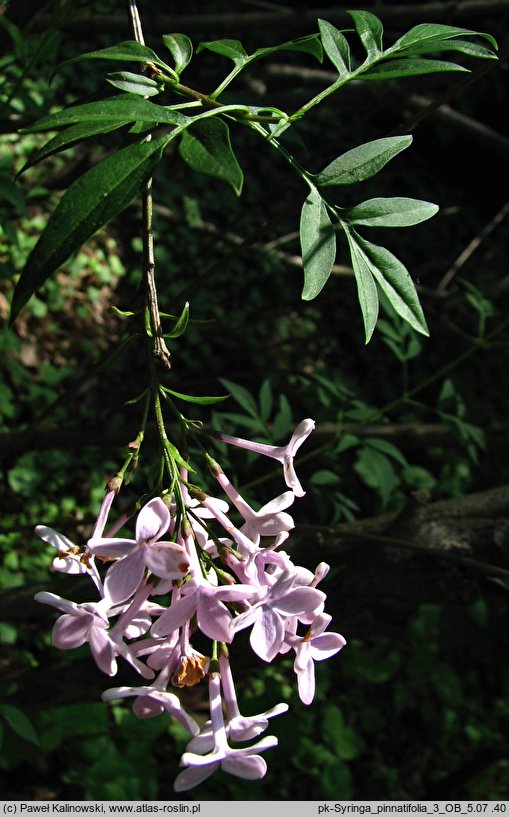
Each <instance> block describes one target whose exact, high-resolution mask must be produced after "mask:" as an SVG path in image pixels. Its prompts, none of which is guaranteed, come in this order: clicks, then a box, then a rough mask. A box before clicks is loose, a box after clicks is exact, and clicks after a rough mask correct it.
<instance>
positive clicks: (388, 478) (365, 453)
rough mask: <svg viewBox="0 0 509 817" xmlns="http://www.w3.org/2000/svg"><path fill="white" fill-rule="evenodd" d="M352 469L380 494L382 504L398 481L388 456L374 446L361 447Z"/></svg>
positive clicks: (385, 501) (388, 497)
mask: <svg viewBox="0 0 509 817" xmlns="http://www.w3.org/2000/svg"><path fill="white" fill-rule="evenodd" d="M354 470H355V472H356V473H357V474H358V475H359V477H360V478H361V479H362V481H363V482H364V483H365V484H366V485H367V486H368V487H369V488H374V489H375V490H376V491H377V492H378V493H379V494H380V498H381V500H382V502H383V504H384V505H386V504H387V502H388V501H389V499H390V497H391V494H392V492H393V490H394V489H395V488H396V487H397V486H398V485H399V482H400V480H399V479H398V477H397V475H396V472H395V470H394V466H393V465H392V463H391V461H390V460H389V458H388V457H386V455H385V454H383V453H382V452H381V451H376V450H375V449H374V448H368V447H366V448H362V449H361V451H360V452H359V456H358V458H357V461H356V462H355V464H354Z"/></svg>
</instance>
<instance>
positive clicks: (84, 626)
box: [34, 592, 117, 675]
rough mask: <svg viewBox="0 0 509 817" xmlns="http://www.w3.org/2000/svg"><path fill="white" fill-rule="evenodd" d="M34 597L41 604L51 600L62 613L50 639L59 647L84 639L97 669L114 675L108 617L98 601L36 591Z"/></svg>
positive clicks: (62, 647) (83, 641) (50, 602)
mask: <svg viewBox="0 0 509 817" xmlns="http://www.w3.org/2000/svg"><path fill="white" fill-rule="evenodd" d="M34 598H35V600H36V601H40V602H42V603H43V604H51V605H52V606H53V607H56V608H57V609H58V610H63V611H64V613H65V615H63V616H60V618H58V619H57V621H56V622H55V625H54V627H53V633H52V641H53V644H54V646H55V647H58V649H60V650H69V649H74V648H75V647H81V645H82V644H85V642H86V641H88V642H89V644H90V651H91V653H92V655H93V656H94V659H95V662H96V664H97V666H98V667H99V669H101V670H102V671H103V672H105V673H106V675H115V673H116V672H117V662H116V660H115V647H114V644H113V642H112V640H111V638H109V636H108V633H107V630H108V619H107V617H106V616H105V615H104V613H102V612H101V610H100V608H99V605H97V604H76V603H75V602H74V601H68V600H67V599H63V598H61V597H60V596H57V595H55V594H54V593H46V592H42V593H36V594H35V597H34Z"/></svg>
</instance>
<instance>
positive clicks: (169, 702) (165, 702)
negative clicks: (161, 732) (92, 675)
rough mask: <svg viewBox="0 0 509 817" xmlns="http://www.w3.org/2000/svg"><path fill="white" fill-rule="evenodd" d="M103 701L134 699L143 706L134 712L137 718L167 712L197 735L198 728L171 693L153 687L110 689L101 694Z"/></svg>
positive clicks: (150, 716) (176, 697)
mask: <svg viewBox="0 0 509 817" xmlns="http://www.w3.org/2000/svg"><path fill="white" fill-rule="evenodd" d="M101 697H102V699H103V701H115V700H117V699H118V698H130V697H136V699H137V702H138V701H139V702H140V703H142V704H143V706H140V707H139V708H138V709H137V710H135V711H136V714H137V715H138V717H144V718H153V717H156V716H157V715H160V714H161V713H162V712H164V711H166V712H169V713H170V715H173V717H174V718H176V719H177V720H178V721H179V723H181V724H182V726H184V727H185V728H186V729H187V730H188V731H189V732H191V734H192V735H196V734H198V732H199V731H200V727H199V726H198V724H197V723H196V721H195V720H194V718H192V717H191V716H190V715H188V713H187V712H186V710H185V709H184V707H183V706H182V704H181V703H180V699H179V698H178V696H177V695H175V694H174V693H173V692H166V691H164V690H161V689H157V687H156V686H155V685H154V686H141V687H127V686H124V687H112V688H111V689H107V690H106V691H105V692H103V694H102V696H101Z"/></svg>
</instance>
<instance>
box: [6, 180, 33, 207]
mask: <svg viewBox="0 0 509 817" xmlns="http://www.w3.org/2000/svg"><path fill="white" fill-rule="evenodd" d="M5 201H8V202H9V204H12V205H13V207H15V208H16V210H19V212H20V213H26V212H27V208H26V204H25V197H24V196H23V193H22V192H21V189H20V188H19V187H17V186H16V185H15V184H13V182H11V180H10V179H7V178H5V177H4V178H0V204H1V203H3V202H5Z"/></svg>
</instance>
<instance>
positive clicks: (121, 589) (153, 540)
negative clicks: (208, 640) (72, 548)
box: [88, 497, 189, 604]
mask: <svg viewBox="0 0 509 817" xmlns="http://www.w3.org/2000/svg"><path fill="white" fill-rule="evenodd" d="M169 526H170V512H169V510H168V508H167V507H166V505H165V504H164V502H163V501H162V500H161V499H159V498H158V497H156V498H155V499H152V500H151V501H150V502H148V503H147V504H146V505H145V506H144V507H143V508H142V509H141V511H140V513H139V514H138V519H137V520H136V539H135V540H133V539H110V538H102V537H98V538H92V539H90V541H89V543H88V546H89V548H90V550H91V551H92V553H94V554H97V555H98V556H107V557H113V558H117V559H118V561H117V562H115V564H113V565H112V566H111V567H110V568H109V570H108V572H107V574H106V580H105V583H104V591H105V594H106V596H107V597H108V598H109V599H110V601H111V602H112V603H114V604H118V603H119V602H121V601H125V600H126V599H128V598H129V597H130V596H132V595H133V594H134V593H135V592H136V590H137V589H138V587H139V586H140V584H141V582H142V579H143V574H144V571H145V568H148V569H149V570H150V571H151V572H152V573H154V575H156V576H159V577H161V578H162V579H181V578H182V577H183V576H185V575H186V573H187V571H188V568H189V561H188V558H187V554H186V551H185V549H184V548H183V547H182V545H178V544H176V543H175V542H161V541H160V538H161V536H163V535H164V533H166V531H167V530H168V528H169Z"/></svg>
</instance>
